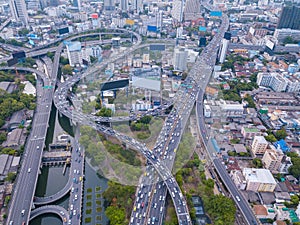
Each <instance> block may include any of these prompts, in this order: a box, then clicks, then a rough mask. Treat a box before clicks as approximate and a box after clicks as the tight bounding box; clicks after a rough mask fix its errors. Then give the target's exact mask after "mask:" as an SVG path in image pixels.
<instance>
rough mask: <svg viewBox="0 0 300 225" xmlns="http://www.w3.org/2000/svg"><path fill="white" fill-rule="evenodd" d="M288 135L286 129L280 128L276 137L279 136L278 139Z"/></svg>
mask: <svg viewBox="0 0 300 225" xmlns="http://www.w3.org/2000/svg"><path fill="white" fill-rule="evenodd" d="M286 136H287V133H286V130H285V129H280V130H278V131H276V133H275V137H276V138H277V140H281V139H285V138H286Z"/></svg>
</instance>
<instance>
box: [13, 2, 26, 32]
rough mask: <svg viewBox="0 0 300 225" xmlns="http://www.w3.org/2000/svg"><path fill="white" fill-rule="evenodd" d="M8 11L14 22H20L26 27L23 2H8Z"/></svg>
mask: <svg viewBox="0 0 300 225" xmlns="http://www.w3.org/2000/svg"><path fill="white" fill-rule="evenodd" d="M10 10H11V14H12V17H13V19H14V20H15V21H20V22H22V23H23V25H24V26H26V27H28V13H27V9H26V4H25V0H10Z"/></svg>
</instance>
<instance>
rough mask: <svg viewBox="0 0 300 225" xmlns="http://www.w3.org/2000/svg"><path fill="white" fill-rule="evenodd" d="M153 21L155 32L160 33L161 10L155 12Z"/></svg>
mask: <svg viewBox="0 0 300 225" xmlns="http://www.w3.org/2000/svg"><path fill="white" fill-rule="evenodd" d="M155 19H156V28H157V31H161V27H162V19H163V18H162V10H159V11H158V12H156V15H155Z"/></svg>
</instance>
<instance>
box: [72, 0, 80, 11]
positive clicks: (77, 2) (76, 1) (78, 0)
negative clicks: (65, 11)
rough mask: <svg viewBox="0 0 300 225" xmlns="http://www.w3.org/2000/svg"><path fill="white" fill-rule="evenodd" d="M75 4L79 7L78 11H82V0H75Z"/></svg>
mask: <svg viewBox="0 0 300 225" xmlns="http://www.w3.org/2000/svg"><path fill="white" fill-rule="evenodd" d="M73 6H74V7H76V8H78V11H80V8H81V3H80V0H73Z"/></svg>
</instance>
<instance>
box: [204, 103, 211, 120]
mask: <svg viewBox="0 0 300 225" xmlns="http://www.w3.org/2000/svg"><path fill="white" fill-rule="evenodd" d="M204 116H205V117H207V118H209V117H211V108H210V106H209V105H204Z"/></svg>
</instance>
